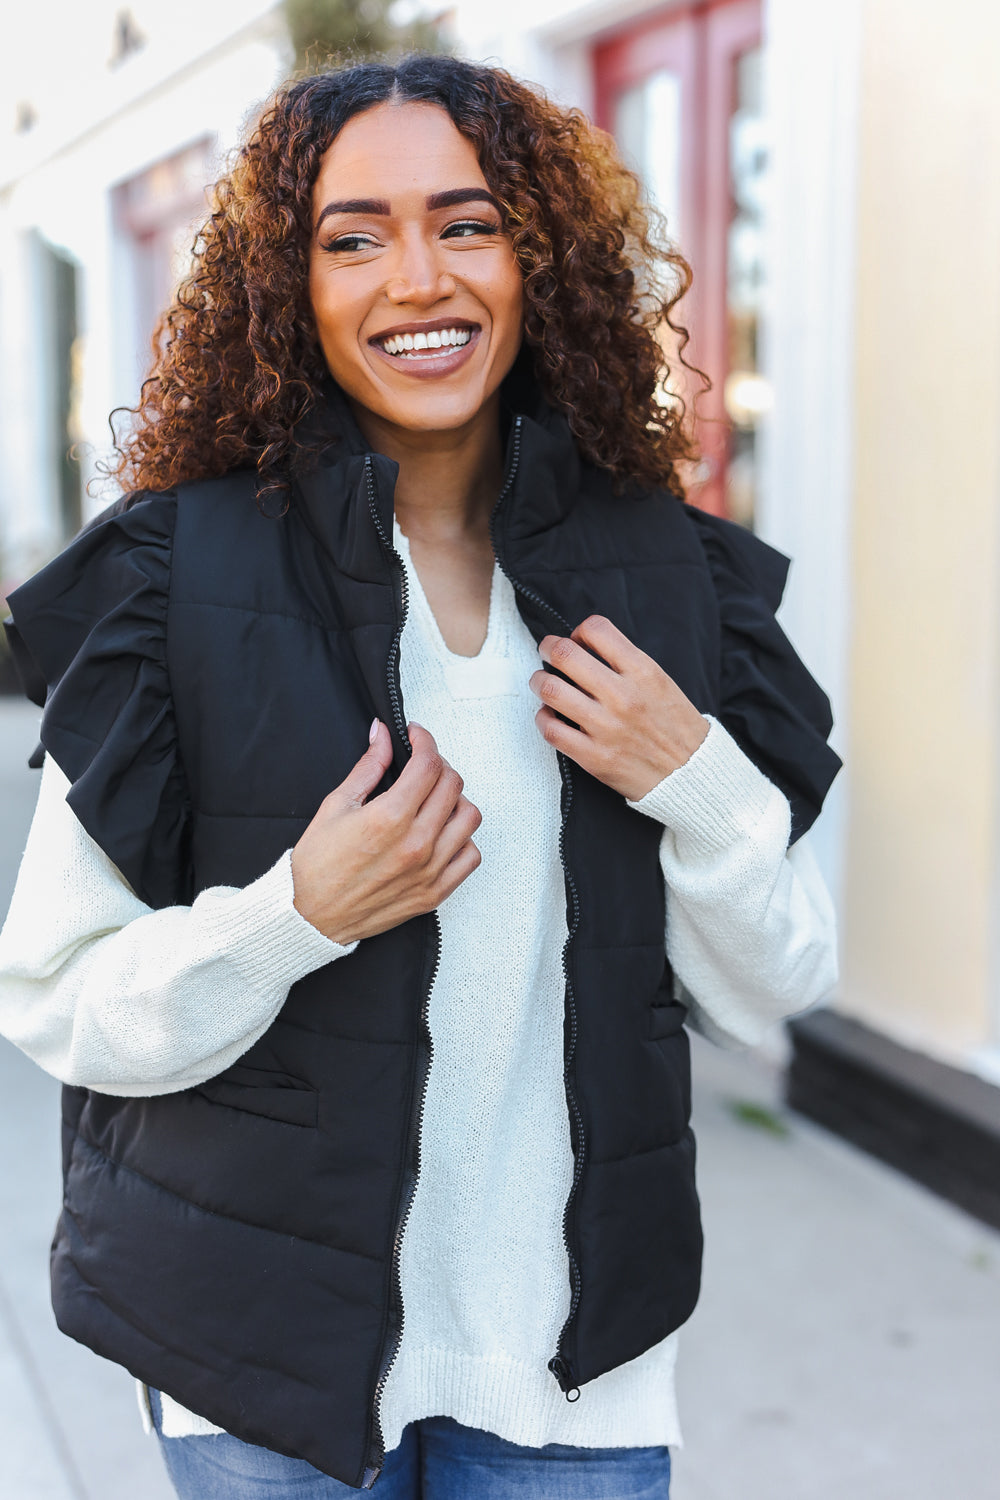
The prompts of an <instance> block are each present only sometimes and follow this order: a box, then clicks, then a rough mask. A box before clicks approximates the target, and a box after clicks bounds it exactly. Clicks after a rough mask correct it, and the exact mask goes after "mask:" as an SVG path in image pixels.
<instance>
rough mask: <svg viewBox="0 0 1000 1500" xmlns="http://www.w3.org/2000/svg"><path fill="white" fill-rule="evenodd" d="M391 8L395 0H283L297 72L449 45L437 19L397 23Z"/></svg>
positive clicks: (432, 50)
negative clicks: (444, 38)
mask: <svg viewBox="0 0 1000 1500" xmlns="http://www.w3.org/2000/svg"><path fill="white" fill-rule="evenodd" d="M391 11H392V0H284V12H285V24H286V25H287V27H288V35H289V39H290V40H291V43H292V47H293V49H294V51H295V69H296V72H303V71H307V72H312V71H315V70H317V69H319V68H322V67H325V66H327V65H328V64H329V63H331V62H342V61H351V62H361V61H363V60H364V59H366V58H372V57H389V58H392V57H401V56H402V55H403V54H404V53H406V52H443V51H445V50H446V48H445V45H444V42H443V39H442V37H441V34H440V32H439V30H438V28H437V26H436V25H435V24H434V22H433V21H423V20H414V21H410V22H407V23H406V24H405V25H397V24H396V23H395V22H394V21H393V20H392V18H391V14H390V13H391Z"/></svg>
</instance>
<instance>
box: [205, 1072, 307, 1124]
mask: <svg viewBox="0 0 1000 1500" xmlns="http://www.w3.org/2000/svg"><path fill="white" fill-rule="evenodd" d="M194 1092H195V1093H196V1094H201V1095H202V1097H203V1098H205V1099H208V1100H209V1101H210V1102H211V1103H212V1104H224V1105H226V1106H227V1107H228V1108H229V1109H241V1110H243V1111H244V1112H245V1113H247V1114H251V1115H263V1116H264V1118H265V1119H268V1120H280V1121H281V1123H282V1124H283V1125H302V1126H306V1127H310V1126H311V1127H313V1128H315V1126H316V1123H317V1120H318V1118H319V1095H318V1094H317V1092H316V1090H315V1089H314V1088H313V1087H312V1085H311V1084H308V1083H305V1082H303V1080H302V1079H301V1078H293V1077H292V1075H291V1074H290V1073H280V1072H277V1071H274V1070H272V1069H270V1068H249V1067H247V1066H246V1065H245V1064H244V1063H234V1064H233V1066H232V1067H231V1068H227V1069H226V1071H225V1072H224V1073H220V1074H219V1076H218V1078H210V1079H209V1080H208V1081H207V1082H206V1083H202V1084H199V1085H198V1087H197V1088H196V1089H195V1090H194Z"/></svg>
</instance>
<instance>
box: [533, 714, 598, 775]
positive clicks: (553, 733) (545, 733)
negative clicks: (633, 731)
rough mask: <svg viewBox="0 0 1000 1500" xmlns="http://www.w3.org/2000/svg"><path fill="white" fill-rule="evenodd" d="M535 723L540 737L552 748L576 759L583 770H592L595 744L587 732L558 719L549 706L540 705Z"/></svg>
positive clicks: (594, 762)
mask: <svg viewBox="0 0 1000 1500" xmlns="http://www.w3.org/2000/svg"><path fill="white" fill-rule="evenodd" d="M535 724H536V725H537V726H538V731H539V733H540V734H541V736H542V739H543V740H545V741H547V743H548V744H550V745H551V746H552V748H553V749H554V750H558V751H560V753H561V754H563V755H568V756H569V758H570V760H574V761H576V763H577V765H578V766H582V767H583V769H584V770H585V771H591V770H593V767H594V765H595V764H596V753H595V752H596V746H595V744H594V741H593V740H592V739H591V737H590V735H589V734H584V732H583V731H582V730H581V729H576V728H574V726H573V725H572V724H567V723H565V721H564V720H563V719H560V718H559V716H558V714H555V713H553V712H552V709H551V708H547V707H544V706H543V707H542V708H540V709H539V710H538V712H537V713H536V715H535Z"/></svg>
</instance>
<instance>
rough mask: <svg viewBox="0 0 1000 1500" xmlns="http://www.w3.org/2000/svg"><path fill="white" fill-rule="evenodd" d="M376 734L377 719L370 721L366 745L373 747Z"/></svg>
mask: <svg viewBox="0 0 1000 1500" xmlns="http://www.w3.org/2000/svg"><path fill="white" fill-rule="evenodd" d="M377 734H378V719H372V727H371V728H370V729H369V731H368V743H369V745H374V743H375V736H376V735H377Z"/></svg>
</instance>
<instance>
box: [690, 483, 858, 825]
mask: <svg viewBox="0 0 1000 1500" xmlns="http://www.w3.org/2000/svg"><path fill="white" fill-rule="evenodd" d="M689 514H690V517H691V520H692V521H693V523H694V525H695V528H696V530H697V532H698V535H699V538H700V540H701V544H702V547H703V549H704V553H705V558H706V561H707V563H708V567H709V571H710V573H711V575H712V581H713V583H714V585H715V591H716V595H717V597H718V601H719V611H720V617H721V630H722V635H721V658H722V659H721V665H720V699H719V713H718V717H719V719H720V720H721V722H722V723H723V724H724V725H725V727H726V728H727V729H728V730H729V733H730V734H731V735H732V736H733V738H734V739H735V740H736V742H737V744H738V745H739V746H740V748H741V749H742V750H743V751H744V753H745V754H746V755H747V756H749V758H750V759H751V760H752V761H753V762H754V764H755V765H756V766H757V767H758V768H759V769H760V770H761V771H763V772H764V774H765V776H767V777H768V778H769V780H771V781H772V782H774V784H775V785H776V786H778V787H780V789H781V790H782V791H783V792H784V794H785V796H786V797H787V798H788V800H789V803H790V804H791V809H792V834H791V837H792V842H793V843H794V842H795V840H796V839H798V838H800V837H801V836H802V834H803V833H805V832H806V830H807V829H809V828H810V827H811V826H812V824H813V823H814V822H815V821H816V818H817V817H818V816H819V812H820V809H821V807H822V806H823V799H824V798H825V796H826V794H827V792H828V791H829V790H830V786H831V785H832V783H833V780H834V777H835V776H836V775H837V772H838V771H839V770H840V765H841V762H840V757H839V756H838V755H837V754H836V752H835V751H834V750H832V749H831V748H830V746H829V745H828V744H827V738H828V736H829V734H830V730H831V729H832V727H833V715H832V713H831V711H830V700H829V699H828V698H827V696H826V694H825V693H824V692H823V689H822V688H821V687H820V686H819V684H818V683H817V682H816V680H815V678H814V677H812V676H811V675H810V673H809V672H808V671H807V669H806V667H805V666H804V665H803V663H802V661H801V660H800V658H799V657H798V656H797V655H796V653H795V651H794V649H793V647H792V645H791V642H790V641H789V640H788V637H787V636H786V635H785V633H784V631H783V630H782V628H781V626H780V625H779V624H778V622H777V620H776V619H775V611H776V610H777V608H778V605H779V604H780V603H781V597H782V594H783V593H784V589H785V580H786V577H787V574H788V567H789V562H788V559H787V558H786V557H784V556H783V555H782V554H781V553H780V552H778V551H776V550H775V549H774V548H773V547H769V546H768V545H767V544H766V543H765V542H762V541H761V540H760V538H759V537H755V536H754V535H753V534H752V533H751V532H749V531H746V530H745V529H744V528H743V527H741V526H736V525H734V524H733V522H731V521H723V520H721V519H720V518H719V517H718V516H711V515H707V514H706V513H705V512H704V511H699V510H695V509H691V510H690V511H689Z"/></svg>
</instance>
